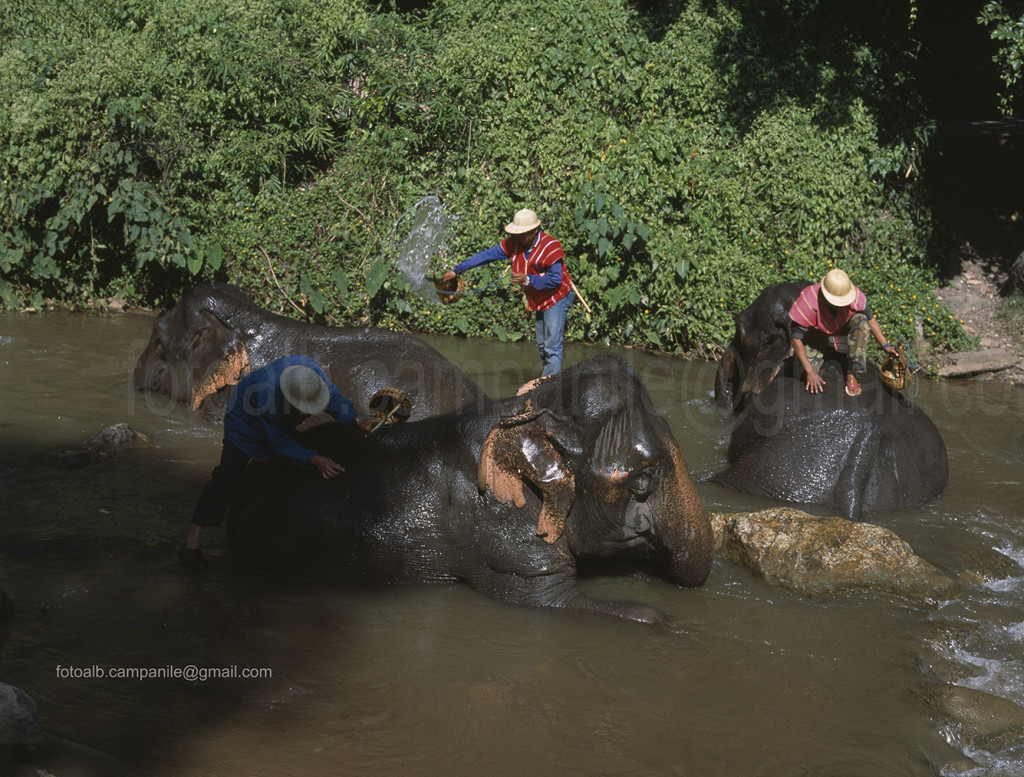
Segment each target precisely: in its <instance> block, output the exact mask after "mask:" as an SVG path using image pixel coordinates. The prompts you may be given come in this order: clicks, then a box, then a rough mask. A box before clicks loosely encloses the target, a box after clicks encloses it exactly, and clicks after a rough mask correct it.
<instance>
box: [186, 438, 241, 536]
mask: <svg viewBox="0 0 1024 777" xmlns="http://www.w3.org/2000/svg"><path fill="white" fill-rule="evenodd" d="M248 463H249V456H248V455H247V454H246V453H244V452H243V451H242V450H241V449H240V448H239V447H238V446H236V445H235V444H234V443H230V442H228V441H227V440H224V448H223V450H222V451H221V454H220V464H218V465H217V466H216V467H214V468H213V474H212V475H210V480H209V482H208V483H207V484H206V485H205V486H204V487H203V492H202V493H201V494H200V495H199V501H198V502H196V509H195V512H193V513H192V523H194V524H197V525H199V526H204V527H205V526H220V525H221V523H222V522H223V520H224V514H225V513H226V512H227V511H228V508H229V507H230V506H231V500H232V499H234V498H235V492H236V491H238V483H239V481H241V479H242V473H243V472H245V465H246V464H248Z"/></svg>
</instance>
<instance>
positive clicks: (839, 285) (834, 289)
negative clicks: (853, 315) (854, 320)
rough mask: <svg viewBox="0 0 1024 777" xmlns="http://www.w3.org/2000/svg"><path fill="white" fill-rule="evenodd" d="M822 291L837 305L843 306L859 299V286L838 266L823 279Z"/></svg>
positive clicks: (826, 297)
mask: <svg viewBox="0 0 1024 777" xmlns="http://www.w3.org/2000/svg"><path fill="white" fill-rule="evenodd" d="M821 293H822V294H823V295H824V297H825V299H827V300H828V301H829V302H831V303H832V304H833V305H835V306H836V307H839V308H842V307H846V306H847V305H849V304H850V303H851V302H853V301H854V300H855V299H857V287H856V286H854V285H853V281H851V280H850V276H849V275H847V274H846V273H845V272H843V271H842V270H840V269H839V268H838V267H836V268H835V269H834V270H829V271H828V272H827V273H826V274H825V277H824V278H822V279H821Z"/></svg>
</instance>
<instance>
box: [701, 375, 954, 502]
mask: <svg viewBox="0 0 1024 777" xmlns="http://www.w3.org/2000/svg"><path fill="white" fill-rule="evenodd" d="M821 374H822V377H824V378H825V381H826V383H825V388H824V391H823V392H822V393H821V394H811V393H809V392H808V391H807V390H806V388H805V386H804V381H803V380H802V379H800V378H797V377H792V376H790V375H785V374H784V375H780V376H779V377H778V378H776V379H775V380H774V381H772V383H770V384H769V385H768V387H767V388H765V389H764V390H763V391H762V392H761V393H760V394H759V395H757V396H756V397H753V398H752V399H751V401H750V402H749V403H748V404H749V407H748V409H747V410H746V415H744V417H743V418H742V419H741V421H740V423H739V425H738V426H737V427H736V429H735V431H734V432H733V433H732V437H731V439H730V442H729V468H728V469H727V470H725V471H724V472H722V473H720V474H718V475H716V476H714V477H713V478H712V480H713V481H715V482H718V483H721V484H723V485H726V486H729V487H731V488H735V489H736V490H737V491H742V492H744V493H749V494H760V495H763V496H767V497H771V498H773V499H779V500H783V501H788V502H800V503H806V504H816V505H824V506H826V507H830V508H834V509H835V510H837V511H838V512H839V514H840V515H842V516H844V517H846V518H850V519H853V520H858V519H860V517H861V515H862V513H863V512H865V511H876V510H892V509H896V508H900V507H907V506H911V505H917V504H921V503H923V502H926V501H928V500H930V499H933V498H935V497H937V496H939V495H940V494H941V493H942V492H943V490H944V489H945V487H946V484H947V482H948V480H949V464H948V461H947V458H946V446H945V444H944V443H943V440H942V436H941V435H940V434H939V431H938V429H936V427H935V424H933V423H932V421H931V419H930V418H928V416H927V415H926V414H925V413H924V411H923V410H921V409H920V408H918V407H916V406H915V405H914V404H913V403H912V402H911V401H910V400H908V399H907V398H906V397H904V396H902V395H901V394H899V393H898V392H895V391H892V390H891V389H889V388H887V387H886V386H885V385H884V384H882V383H881V381H879V379H878V371H877V369H876V368H875V367H874V365H872V364H870V363H869V365H868V373H867V377H866V379H865V380H864V381H863V383H862V387H863V392H862V393H861V395H860V396H858V397H848V396H846V393H845V392H844V389H843V374H842V373H841V372H840V371H838V370H836V369H834V368H833V367H832V366H831V363H826V368H825V369H824V370H823V371H822V373H821Z"/></svg>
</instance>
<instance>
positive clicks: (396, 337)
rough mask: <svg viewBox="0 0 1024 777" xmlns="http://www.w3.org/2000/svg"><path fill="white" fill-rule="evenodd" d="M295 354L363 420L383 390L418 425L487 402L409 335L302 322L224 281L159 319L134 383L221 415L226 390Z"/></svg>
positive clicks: (193, 293)
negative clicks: (392, 393) (404, 401)
mask: <svg viewBox="0 0 1024 777" xmlns="http://www.w3.org/2000/svg"><path fill="white" fill-rule="evenodd" d="M289 354H299V355H302V356H308V357H310V358H312V359H313V360H315V361H317V362H318V363H319V364H320V366H321V367H322V368H323V370H324V371H325V372H326V373H327V375H328V377H330V379H331V381H332V382H333V383H334V384H335V385H336V386H337V387H338V389H339V390H340V391H341V392H342V394H344V395H345V397H346V398H347V399H349V400H350V401H351V402H353V403H354V404H355V405H356V407H357V408H359V409H360V410H361V411H362V412H366V411H367V408H368V407H369V405H370V400H371V399H372V397H373V395H374V394H375V393H376V392H377V391H378V390H379V389H381V388H384V387H389V388H396V389H399V390H401V391H403V392H405V394H406V395H407V396H408V398H409V400H410V401H411V403H412V411H411V415H410V417H411V418H412V419H416V418H424V417H426V416H430V415H437V414H440V413H446V412H449V411H451V410H454V409H456V408H458V407H460V406H463V405H466V404H473V403H478V402H483V401H486V400H487V396H486V394H485V393H484V392H483V390H482V389H481V388H480V387H479V386H477V385H476V383H474V382H473V381H472V380H471V379H470V378H469V376H467V375H466V374H465V373H464V372H462V370H460V369H459V368H458V367H456V366H455V365H454V364H453V363H452V362H450V361H449V360H448V359H446V358H445V357H444V356H442V355H441V353H440V352H438V351H437V350H435V349H434V348H431V347H430V346H429V345H427V344H426V343H424V342H422V341H421V340H418V339H416V338H415V337H413V336H411V335H406V334H400V333H396V332H390V331H388V330H384V329H375V328H372V327H366V328H338V327H328V326H319V325H315V324H309V323H305V322H302V321H297V320H295V319H292V318H288V317H287V316H282V315H278V314H275V313H271V312H269V311H267V310H264V309H263V308H260V307H259V306H257V305H256V304H254V303H253V302H252V300H250V299H249V297H248V295H247V294H246V293H245V292H243V291H242V290H241V289H240V288H238V287H237V286H232V285H230V284H226V283H214V284H202V285H199V286H196V287H195V288H193V289H191V290H190V291H188V292H186V293H185V294H184V295H182V297H181V299H180V300H179V301H178V303H177V304H176V305H174V307H172V308H170V309H169V310H167V311H165V312H164V313H162V314H161V315H160V316H159V317H158V318H157V320H156V322H155V323H154V324H153V331H152V335H151V337H150V340H149V344H148V345H147V346H146V348H145V350H144V351H143V353H142V355H141V356H140V357H139V361H138V363H137V364H136V366H135V371H134V375H133V380H132V382H133V385H134V387H135V389H137V390H140V391H145V390H150V391H156V392H158V393H161V394H165V395H166V396H168V397H170V398H171V399H172V400H174V401H175V402H181V403H184V404H186V405H188V406H189V407H191V408H192V409H193V410H201V411H203V412H204V413H205V414H207V415H210V416H214V417H216V416H219V415H222V414H223V412H224V405H225V404H226V393H227V392H223V391H220V390H221V389H227V388H230V387H232V386H234V385H235V384H236V383H237V382H238V380H239V379H240V378H241V377H242V376H243V375H245V374H246V373H247V372H249V371H251V370H254V369H259V368H260V367H263V366H265V365H267V364H270V363H271V362H273V361H274V360H276V359H278V358H280V357H282V356H287V355H289Z"/></svg>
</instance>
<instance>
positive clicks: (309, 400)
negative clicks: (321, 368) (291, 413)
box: [281, 364, 331, 415]
mask: <svg viewBox="0 0 1024 777" xmlns="http://www.w3.org/2000/svg"><path fill="white" fill-rule="evenodd" d="M281 393H282V394H284V398H285V399H287V400H288V404H289V405H291V406H292V407H294V408H295V409H296V410H298V411H299V412H300V413H305V414H306V415H316V414H317V413H322V412H323V411H324V410H325V409H326V408H327V403H328V402H330V400H331V391H330V389H328V388H327V381H325V380H324V379H323V378H321V377H320V376H319V375H318V374H317V372H316V370H314V369H313V368H311V367H307V366H305V365H304V364H293V365H292V366H290V367H285V368H284V370H283V371H282V372H281Z"/></svg>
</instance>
